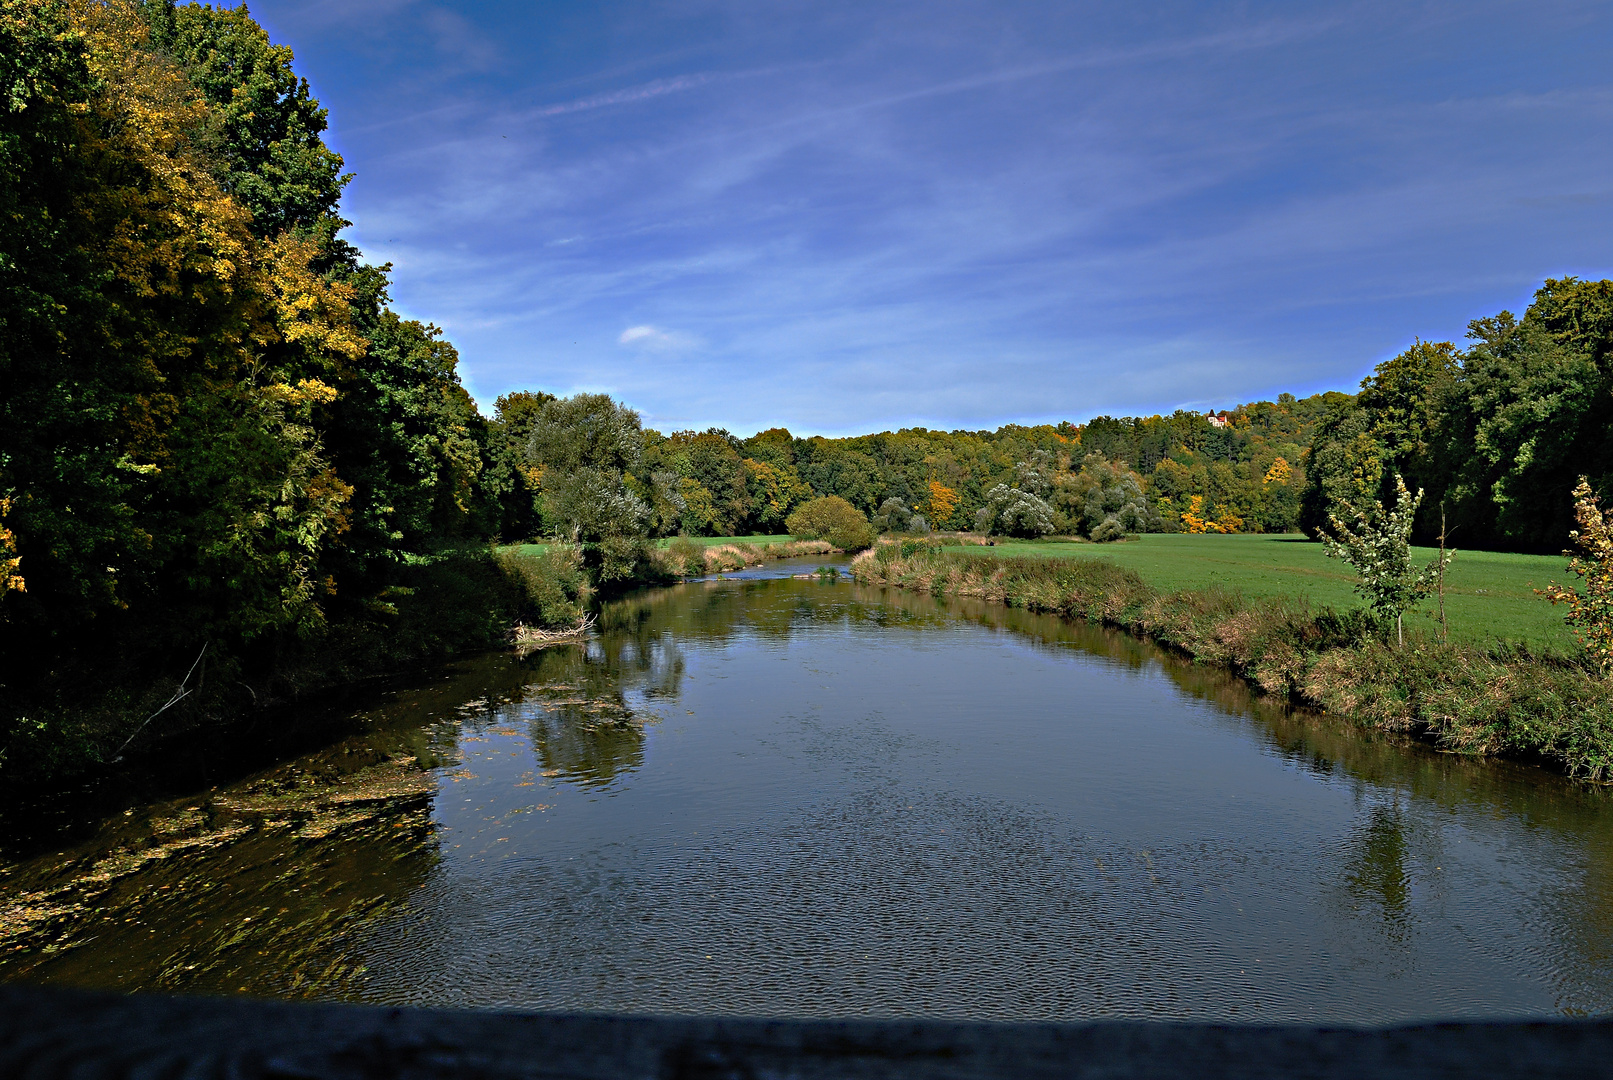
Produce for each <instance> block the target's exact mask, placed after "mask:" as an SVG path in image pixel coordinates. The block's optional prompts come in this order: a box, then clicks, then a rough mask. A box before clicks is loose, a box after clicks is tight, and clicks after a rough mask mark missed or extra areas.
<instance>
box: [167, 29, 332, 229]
mask: <svg viewBox="0 0 1613 1080" xmlns="http://www.w3.org/2000/svg"><path fill="white" fill-rule="evenodd" d="M142 6H143V7H144V9H145V13H146V19H147V21H148V22H149V23H150V24H151V28H152V31H151V37H152V44H153V45H154V46H155V47H156V48H157V49H159V50H161V51H164V52H166V53H168V55H170V56H172V57H173V58H174V60H175V61H177V62H178V64H179V66H180V67H181V68H183V69H184V71H185V74H186V76H187V78H188V79H189V81H190V83H191V85H192V86H194V87H195V88H196V89H197V90H198V91H200V92H201V95H202V96H203V98H205V99H206V101H207V103H208V105H209V106H210V108H209V116H210V123H209V131H208V140H207V141H208V147H207V148H208V152H209V153H208V157H209V160H210V161H212V162H213V163H214V168H215V175H216V176H217V177H218V182H219V186H220V187H222V188H223V189H224V190H225V191H226V192H228V193H229V194H230V196H231V197H232V198H233V199H234V200H235V201H236V202H237V203H239V204H240V205H241V206H242V207H244V208H245V209H247V210H248V211H250V212H251V214H252V229H253V231H254V232H255V233H257V235H259V236H261V237H266V238H272V237H275V236H278V235H280V234H281V233H282V232H285V231H287V230H293V231H300V232H307V231H318V232H321V233H323V234H324V236H325V237H326V238H327V239H328V238H333V237H334V236H335V233H336V231H337V230H338V229H340V228H341V227H342V226H345V225H346V224H347V222H345V221H343V220H341V219H340V218H339V217H338V216H337V214H336V205H337V202H338V201H339V200H340V199H341V195H342V188H343V187H344V186H345V185H346V183H347V181H348V179H349V177H348V176H347V175H344V174H343V173H342V158H341V155H339V154H337V153H336V152H335V151H333V150H331V149H330V148H329V147H328V146H326V145H325V143H324V140H323V138H322V135H323V133H324V131H325V125H326V111H325V110H324V109H323V108H322V107H320V104H319V102H318V101H316V100H314V97H313V95H312V94H311V93H310V91H309V88H308V81H307V80H306V79H301V78H298V76H297V74H296V72H294V71H293V70H292V69H291V61H292V53H291V49H290V48H288V47H287V46H284V45H275V44H274V43H272V42H271V41H270V40H269V35H268V34H267V33H265V32H264V30H263V27H261V26H259V25H258V24H257V23H256V22H255V21H254V20H253V19H252V16H251V15H250V14H249V13H248V12H247V9H246V7H245V6H244V5H243V6H241V7H238V8H228V7H224V6H222V5H220V6H219V7H213V6H212V5H210V4H185V5H184V6H183V7H177V6H176V5H175V3H174V0H145V2H144V4H143V5H142Z"/></svg>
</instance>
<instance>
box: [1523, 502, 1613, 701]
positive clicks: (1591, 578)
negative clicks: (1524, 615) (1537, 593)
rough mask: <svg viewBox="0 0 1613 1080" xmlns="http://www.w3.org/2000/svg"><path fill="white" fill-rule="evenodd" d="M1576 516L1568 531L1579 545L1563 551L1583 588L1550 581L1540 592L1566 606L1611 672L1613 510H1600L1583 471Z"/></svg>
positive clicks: (1594, 655) (1590, 650)
mask: <svg viewBox="0 0 1613 1080" xmlns="http://www.w3.org/2000/svg"><path fill="white" fill-rule="evenodd" d="M1574 516H1575V519H1576V521H1577V523H1578V525H1579V528H1577V529H1575V530H1574V531H1573V532H1571V533H1569V536H1570V537H1571V538H1572V540H1573V542H1574V547H1575V548H1577V549H1578V550H1577V551H1569V552H1565V554H1567V555H1568V556H1569V557H1570V562H1569V564H1568V569H1569V571H1570V572H1571V573H1573V574H1576V575H1577V576H1578V577H1579V578H1580V580H1581V582H1582V583H1583V585H1584V591H1583V592H1581V591H1580V590H1578V589H1575V588H1573V587H1572V586H1567V585H1559V584H1557V583H1556V582H1552V583H1551V584H1550V585H1548V586H1547V587H1546V588H1545V589H1543V590H1541V592H1542V595H1544V596H1545V597H1546V598H1547V599H1548V600H1550V601H1551V602H1552V603H1553V604H1564V605H1566V606H1567V607H1568V614H1567V616H1566V621H1567V622H1568V625H1569V626H1572V627H1573V628H1574V632H1575V634H1576V636H1578V638H1579V640H1580V643H1581V644H1582V645H1584V646H1585V652H1586V655H1588V656H1589V657H1590V658H1591V661H1592V662H1593V663H1594V664H1595V665H1596V667H1597V669H1598V670H1600V671H1601V673H1602V674H1603V675H1613V512H1610V513H1604V512H1603V511H1602V509H1601V507H1600V506H1599V505H1598V500H1597V498H1596V494H1595V493H1594V492H1593V491H1592V490H1591V485H1590V484H1589V483H1588V482H1587V481H1586V479H1585V478H1584V477H1580V480H1579V484H1578V486H1576V487H1575V488H1574Z"/></svg>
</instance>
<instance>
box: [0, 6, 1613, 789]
mask: <svg viewBox="0 0 1613 1080" xmlns="http://www.w3.org/2000/svg"><path fill="white" fill-rule="evenodd" d="M292 59H293V57H292V54H291V51H290V50H289V49H287V48H285V47H283V46H279V45H276V44H274V43H273V42H272V41H271V40H270V39H269V37H268V35H267V34H266V33H265V31H264V30H263V28H262V27H261V26H259V25H258V24H257V23H256V22H254V20H253V19H252V18H251V17H250V15H249V14H248V13H247V11H246V9H245V8H239V9H229V8H213V7H207V6H199V5H184V6H177V5H176V4H175V3H174V2H173V0H142V2H136V0H0V79H3V80H4V87H5V89H6V95H7V101H6V106H5V109H4V112H3V117H0V214H3V215H4V220H5V221H6V222H7V225H6V227H5V229H4V230H0V655H4V657H5V658H6V662H5V665H4V668H3V669H0V778H8V777H18V776H22V777H29V776H56V775H63V774H68V773H72V772H73V771H75V770H82V769H85V768H89V767H91V766H95V765H98V764H104V763H107V762H110V761H115V760H117V759H118V757H119V756H120V755H121V754H123V753H124V751H125V750H126V749H127V748H128V747H129V746H130V744H131V743H132V742H133V741H134V740H135V739H136V738H137V737H138V736H139V735H140V734H141V733H142V732H143V731H145V730H146V728H147V725H149V724H150V723H151V721H152V718H154V717H156V716H160V715H163V716H165V719H164V721H163V724H168V723H170V722H178V723H181V724H184V723H189V724H201V723H206V722H208V721H209V719H210V718H216V717H218V716H221V715H227V714H230V713H232V712H234V711H237V710H241V709H247V708H252V707H254V706H262V705H265V704H272V703H275V702H286V701H295V700H297V699H298V698H299V696H300V695H303V694H306V693H308V692H309V691H310V690H312V689H317V688H319V687H325V686H330V685H332V684H335V683H340V682H343V681H348V680H352V679H354V678H359V677H363V676H365V675H368V674H371V673H374V672H381V671H388V670H395V669H397V668H398V667H399V665H401V664H404V663H406V662H412V661H415V660H418V659H420V658H423V657H433V656H440V655H444V654H446V653H449V652H452V651H455V650H458V649H464V648H470V647H476V646H483V645H487V644H489V643H493V642H496V641H498V640H500V639H501V637H502V635H503V634H505V633H506V632H507V630H508V627H509V625H510V624H511V622H513V621H515V620H517V619H525V620H529V621H533V622H538V623H544V622H548V623H553V622H556V621H558V620H561V619H563V618H569V617H571V616H572V615H574V614H575V612H576V611H577V610H578V605H579V603H580V602H581V600H582V599H584V598H585V596H586V595H587V593H588V592H589V590H591V589H609V588H613V587H615V588H620V587H624V586H625V585H627V584H630V583H632V582H635V581H639V580H646V579H647V578H648V577H651V576H653V572H654V568H653V566H651V565H650V563H649V561H648V553H649V552H650V551H651V550H652V549H653V542H654V541H655V540H656V538H659V537H671V536H677V535H688V536H731V535H748V534H778V533H783V532H786V531H787V530H788V522H789V520H790V518H791V515H792V514H793V513H795V512H796V511H798V510H799V509H801V508H802V507H803V506H804V505H805V504H807V503H809V502H811V501H813V500H816V499H822V498H827V497H835V498H838V499H842V500H844V501H845V502H846V503H847V504H849V505H850V506H851V507H853V508H854V509H855V510H856V511H857V512H859V513H860V514H861V515H862V516H864V517H866V518H867V519H868V520H869V522H870V523H871V526H872V528H873V529H874V530H875V531H898V532H924V531H928V530H932V529H934V530H965V529H971V530H977V531H982V532H991V533H1000V534H1008V535H1019V536H1040V535H1048V534H1064V535H1070V536H1073V537H1077V538H1085V539H1090V540H1096V541H1104V540H1115V539H1120V538H1122V537H1124V536H1126V535H1128V534H1134V533H1139V532H1178V531H1180V532H1290V531H1295V530H1304V531H1306V532H1307V533H1310V534H1311V535H1313V536H1314V535H1316V534H1317V533H1318V532H1320V531H1325V530H1326V529H1327V528H1328V527H1329V522H1330V521H1331V520H1332V519H1333V518H1334V517H1336V516H1343V515H1347V514H1348V512H1350V511H1351V509H1352V508H1355V507H1358V506H1360V505H1363V504H1365V503H1367V502H1370V501H1373V500H1378V499H1381V498H1383V497H1384V496H1385V493H1386V492H1390V491H1392V490H1393V489H1394V487H1395V484H1396V482H1397V480H1398V479H1403V480H1404V482H1405V483H1406V484H1408V485H1409V486H1410V487H1411V488H1412V489H1414V490H1416V489H1421V490H1423V491H1424V492H1425V497H1424V499H1423V501H1422V503H1421V504H1420V509H1419V512H1418V513H1419V516H1418V519H1417V533H1418V535H1419V537H1420V538H1421V539H1424V540H1426V539H1428V538H1430V537H1432V536H1434V535H1435V534H1437V533H1439V532H1440V531H1441V530H1442V529H1444V530H1445V531H1447V532H1448V533H1450V534H1451V535H1453V536H1454V537H1456V538H1457V539H1458V540H1459V541H1460V543H1462V544H1463V545H1465V546H1467V547H1488V548H1495V549H1500V550H1520V551H1536V552H1555V551H1558V550H1561V549H1562V548H1563V547H1564V546H1565V545H1566V544H1567V543H1568V534H1569V531H1570V529H1571V528H1572V527H1573V524H1574V516H1573V515H1574V504H1573V499H1572V495H1571V493H1572V491H1573V489H1574V487H1575V485H1576V483H1577V482H1578V480H1579V477H1581V476H1586V477H1587V478H1588V479H1589V482H1590V484H1591V486H1592V488H1593V489H1594V490H1595V491H1597V492H1598V493H1600V494H1601V495H1602V496H1604V497H1606V496H1608V495H1610V494H1613V282H1609V281H1581V280H1577V279H1574V278H1563V279H1558V280H1548V281H1546V282H1544V284H1543V285H1541V287H1540V288H1539V290H1538V292H1537V293H1536V294H1535V297H1534V300H1533V302H1532V303H1531V304H1530V305H1529V307H1528V308H1527V310H1525V311H1524V313H1523V314H1522V315H1521V316H1514V315H1513V314H1511V313H1509V312H1505V311H1503V312H1500V313H1498V314H1496V315H1494V316H1492V317H1488V318H1484V319H1479V320H1476V321H1475V322H1473V323H1472V324H1471V326H1470V327H1469V328H1468V332H1467V338H1466V339H1465V344H1462V345H1457V344H1454V343H1451V342H1440V343H1431V342H1422V341H1418V342H1415V343H1414V344H1413V345H1411V347H1409V348H1408V349H1406V350H1405V351H1404V352H1402V353H1401V354H1400V355H1398V356H1396V357H1394V358H1392V359H1390V360H1387V361H1385V362H1383V363H1382V364H1379V365H1378V366H1377V368H1376V369H1375V370H1374V371H1373V372H1372V374H1370V375H1369V376H1367V378H1366V379H1365V380H1364V381H1363V382H1362V384H1361V386H1360V388H1359V391H1358V392H1357V393H1354V394H1349V393H1343V392H1329V393H1323V394H1317V395H1313V396H1310V397H1305V398H1296V397H1294V396H1293V395H1291V394H1283V395H1280V396H1279V397H1278V399H1277V400H1276V401H1262V402H1255V403H1251V404H1246V405H1242V406H1239V407H1237V408H1235V409H1231V410H1229V411H1226V412H1224V413H1219V414H1213V415H1206V414H1203V413H1199V412H1196V411H1178V412H1175V413H1173V414H1172V415H1169V416H1146V417H1124V418H1114V417H1108V416H1100V417H1097V418H1095V419H1092V420H1090V421H1088V422H1087V423H1085V424H1076V423H1070V422H1065V423H1060V424H1056V425H1040V426H1021V425H1007V426H1003V427H999V428H997V429H996V430H994V431H963V430H959V431H932V430H926V429H924V428H904V429H902V430H899V431H895V432H881V433H879V434H870V435H862V436H857V437H851V438H838V439H828V438H822V437H799V436H796V435H793V434H792V433H790V432H789V431H787V430H784V429H782V428H775V429H771V430H767V431H762V432H759V433H756V434H754V435H751V436H749V437H740V436H737V435H734V434H731V433H729V432H727V431H724V430H721V429H717V428H712V429H708V430H705V431H675V432H669V433H662V432H658V431H654V430H649V429H645V428H643V427H642V425H641V422H640V418H639V416H638V415H637V414H636V413H635V412H633V410H632V409H631V408H629V407H628V406H627V405H626V404H624V403H620V402H616V401H613V400H612V399H610V398H609V397H607V396H605V395H597V394H595V395H589V394H582V395H575V396H572V397H569V398H562V397H557V396H556V395H554V394H552V393H549V392H546V391H544V390H541V389H538V388H534V389H531V390H527V391H520V392H511V393H508V394H506V395H504V396H502V397H499V398H498V399H497V401H496V403H495V405H494V408H493V411H492V415H491V416H487V415H483V414H482V412H481V411H479V409H478V407H477V405H476V403H475V401H474V400H473V399H472V398H471V396H470V394H469V393H468V392H467V391H466V390H465V388H464V387H463V385H462V384H461V380H460V376H459V373H458V368H457V366H458V354H457V353H456V351H455V349H454V347H453V345H452V344H451V343H450V342H449V341H447V340H446V339H445V338H444V336H443V334H442V332H441V331H440V330H439V329H438V328H436V327H434V326H432V325H429V324H425V323H421V322H418V321H415V320H411V319H405V318H402V317H401V316H399V315H398V314H397V313H396V312H395V311H393V310H392V308H391V306H390V299H389V296H388V289H389V274H390V269H391V268H390V267H389V266H386V265H380V266H377V265H372V264H370V263H367V262H366V261H365V260H364V258H363V256H362V253H361V252H359V251H358V250H357V249H355V248H354V247H353V246H351V245H350V244H348V243H347V242H346V241H344V240H343V239H342V237H341V233H342V230H343V229H344V228H345V227H346V226H347V225H348V224H349V223H348V222H347V221H346V220H344V219H343V217H342V216H341V197H342V191H343V188H344V186H345V185H346V184H347V183H348V181H349V180H350V178H351V177H350V174H348V173H347V172H345V171H344V169H345V165H344V162H343V160H342V158H341V157H340V156H339V155H338V154H336V153H335V152H334V151H332V150H331V149H330V148H329V147H328V146H327V145H326V144H325V142H324V141H323V138H322V135H323V133H324V131H325V129H326V119H327V118H326V112H325V110H324V109H323V108H322V107H321V105H320V104H319V102H318V101H316V100H315V99H314V98H313V96H312V95H311V93H310V90H309V86H308V84H307V82H306V81H305V80H303V79H301V78H299V77H298V76H297V75H296V73H295V71H294V70H293V68H292ZM568 378H569V380H571V381H575V382H582V383H586V382H587V373H586V372H572V373H568ZM527 540H536V541H540V542H542V541H554V542H555V543H551V544H550V545H549V550H548V551H547V553H546V554H544V555H541V556H522V555H518V554H513V553H512V552H511V551H510V548H509V547H508V545H511V544H514V543H515V542H518V541H527Z"/></svg>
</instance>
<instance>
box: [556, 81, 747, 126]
mask: <svg viewBox="0 0 1613 1080" xmlns="http://www.w3.org/2000/svg"><path fill="white" fill-rule="evenodd" d="M715 77H716V76H714V75H711V74H706V73H701V74H694V75H678V76H675V77H673V78H670V79H656V80H654V81H653V82H647V83H642V84H640V85H638V86H629V87H627V88H626V89H623V90H612V91H610V92H609V93H604V94H593V95H591V96H589V97H584V98H577V99H576V100H574V101H563V102H560V103H559V104H555V105H543V106H540V107H539V108H537V109H534V110H533V111H532V115H533V116H537V117H545V116H564V115H565V114H567V113H574V112H584V111H586V110H588V109H604V108H608V107H609V106H611V105H630V104H632V103H633V102H635V101H648V100H649V99H650V98H658V97H665V96H666V95H667V94H676V93H680V92H682V91H684V90H693V89H695V88H696V87H700V86H705V85H706V84H707V83H709V82H711V81H712V80H713V79H714V78H715Z"/></svg>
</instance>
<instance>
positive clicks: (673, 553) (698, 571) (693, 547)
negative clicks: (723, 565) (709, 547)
mask: <svg viewBox="0 0 1613 1080" xmlns="http://www.w3.org/2000/svg"><path fill="white" fill-rule="evenodd" d="M663 557H664V558H665V560H666V564H667V569H669V570H671V571H672V573H674V574H677V575H678V576H679V577H700V576H701V575H703V574H705V573H706V545H704V544H697V543H695V542H694V541H693V540H691V539H689V538H688V537H687V536H680V537H678V538H677V539H676V540H674V541H672V542H671V543H670V544H668V545H667V546H666V550H665V552H664V554H663Z"/></svg>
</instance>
